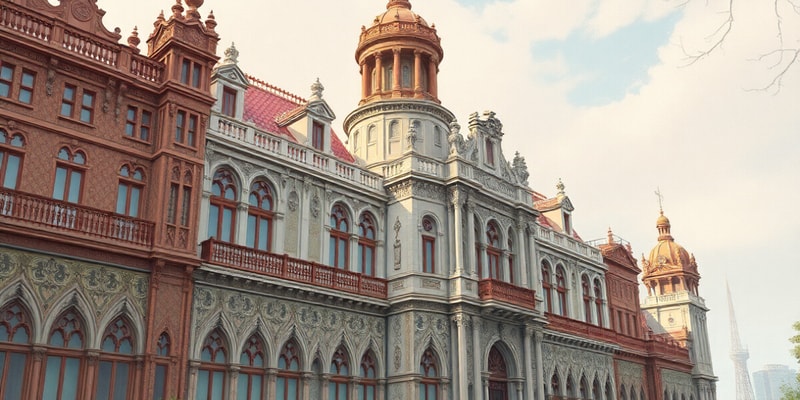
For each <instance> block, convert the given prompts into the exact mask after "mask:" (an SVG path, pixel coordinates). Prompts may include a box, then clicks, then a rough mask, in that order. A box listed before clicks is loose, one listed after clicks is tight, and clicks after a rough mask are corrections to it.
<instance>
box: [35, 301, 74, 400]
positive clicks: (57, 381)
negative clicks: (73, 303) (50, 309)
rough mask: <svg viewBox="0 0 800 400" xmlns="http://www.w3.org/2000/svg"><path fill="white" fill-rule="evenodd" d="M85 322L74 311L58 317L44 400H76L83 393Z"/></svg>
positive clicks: (52, 334)
mask: <svg viewBox="0 0 800 400" xmlns="http://www.w3.org/2000/svg"><path fill="white" fill-rule="evenodd" d="M83 329H84V327H83V321H82V319H81V318H80V317H79V316H78V313H77V312H75V310H72V309H70V310H68V311H67V312H65V313H64V314H62V315H61V317H59V318H58V319H57V320H56V322H55V324H53V328H52V329H51V330H50V336H49V339H48V344H49V345H50V348H49V349H48V356H47V364H46V367H45V368H46V369H45V374H44V385H43V389H42V393H43V396H42V398H43V399H55V400H74V399H77V398H78V397H79V394H80V393H81V390H82V388H81V384H80V382H81V378H82V371H81V356H82V355H83V354H82V353H83V352H82V350H83V341H84V333H83Z"/></svg>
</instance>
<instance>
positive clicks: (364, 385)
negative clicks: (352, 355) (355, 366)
mask: <svg viewBox="0 0 800 400" xmlns="http://www.w3.org/2000/svg"><path fill="white" fill-rule="evenodd" d="M360 376H361V382H360V383H359V386H358V400H376V399H377V397H376V396H377V394H376V388H377V386H378V381H377V379H378V376H377V373H376V369H375V357H374V356H373V355H372V352H371V351H368V352H366V353H364V356H363V357H361V375H360Z"/></svg>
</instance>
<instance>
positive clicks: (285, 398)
mask: <svg viewBox="0 0 800 400" xmlns="http://www.w3.org/2000/svg"><path fill="white" fill-rule="evenodd" d="M299 382H300V353H299V351H298V349H297V343H295V341H294V340H290V341H288V342H286V344H285V345H283V349H282V350H281V355H280V357H279V358H278V377H277V379H276V381H275V397H276V399H277V400H298V399H299V397H298V396H299V384H300V383H299Z"/></svg>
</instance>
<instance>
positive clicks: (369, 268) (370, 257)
mask: <svg viewBox="0 0 800 400" xmlns="http://www.w3.org/2000/svg"><path fill="white" fill-rule="evenodd" d="M375 238H376V235H375V219H374V218H373V217H372V214H369V213H363V214H361V217H359V219H358V272H359V273H362V274H365V275H369V276H375V247H376V242H375Z"/></svg>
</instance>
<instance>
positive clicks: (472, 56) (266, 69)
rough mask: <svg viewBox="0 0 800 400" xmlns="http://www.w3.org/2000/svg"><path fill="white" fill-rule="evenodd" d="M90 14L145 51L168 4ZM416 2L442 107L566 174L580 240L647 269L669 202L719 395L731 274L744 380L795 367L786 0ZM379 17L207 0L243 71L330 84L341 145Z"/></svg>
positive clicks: (547, 179) (379, 6) (102, 1)
mask: <svg viewBox="0 0 800 400" xmlns="http://www.w3.org/2000/svg"><path fill="white" fill-rule="evenodd" d="M97 3H98V5H99V6H100V7H101V8H102V9H104V10H106V11H107V15H106V16H105V18H104V22H105V25H106V26H107V27H108V28H110V29H113V28H114V27H120V28H121V29H122V35H123V42H124V41H125V38H127V36H128V34H129V33H130V32H131V30H132V28H133V27H134V26H138V27H139V32H140V37H141V38H142V39H143V43H142V45H141V47H142V49H145V44H144V39H146V38H147V36H148V35H149V33H150V32H151V30H152V28H151V27H152V22H153V21H154V20H155V17H156V16H157V15H158V12H159V10H162V9H164V10H165V11H166V12H167V15H169V8H170V7H171V6H172V4H174V3H173V1H172V0H138V1H136V2H129V1H119V0H97ZM412 4H413V11H415V12H417V13H419V14H420V15H421V16H422V17H423V18H425V19H426V20H427V21H428V22H429V23H435V25H436V28H437V30H438V33H439V36H440V37H441V38H442V47H443V48H444V54H445V55H444V59H443V61H442V64H441V65H440V71H439V97H440V99H441V100H442V104H443V105H444V106H445V107H447V108H449V109H450V110H451V111H453V112H454V114H455V115H456V116H457V118H458V119H459V121H460V122H461V124H462V126H466V122H467V119H468V115H469V114H470V113H472V112H474V111H479V112H482V111H484V110H492V111H494V112H496V113H497V117H498V118H499V119H500V120H501V121H502V122H503V126H504V132H505V136H504V138H503V144H502V147H503V151H504V154H505V156H506V159H512V158H513V156H514V152H515V151H519V152H520V153H521V154H522V155H523V156H524V157H525V158H526V160H527V165H528V168H529V171H530V173H531V178H530V184H531V186H532V187H533V188H534V189H535V190H537V191H539V192H542V193H544V194H546V195H549V196H554V195H555V193H556V188H555V186H556V183H557V182H558V180H559V179H562V180H563V182H564V184H565V185H566V193H567V195H568V196H569V197H570V199H571V201H572V203H573V204H574V205H575V211H574V213H573V221H574V222H573V223H574V226H575V227H576V229H577V230H578V231H579V233H580V234H581V235H582V237H583V238H584V239H587V240H589V239H595V238H602V237H605V234H606V231H607V230H608V228H609V227H610V228H611V229H612V230H613V231H614V233H615V234H617V235H619V236H621V237H623V238H624V239H626V240H628V241H629V242H631V243H632V245H633V249H634V253H635V255H636V256H637V258H641V254H642V253H649V251H650V249H651V248H652V247H653V246H654V245H655V243H656V238H657V232H656V228H655V221H656V218H657V217H658V210H659V205H658V200H657V197H656V196H655V194H654V192H655V191H656V190H657V189H659V190H660V192H661V193H662V194H663V196H664V197H663V209H664V212H665V214H666V215H667V216H668V217H669V218H670V220H671V222H672V234H673V236H674V237H675V239H676V241H677V242H678V243H680V244H681V245H683V246H684V247H685V248H686V249H687V250H688V251H689V252H691V253H694V255H695V256H696V259H697V262H698V264H699V269H700V273H701V275H702V279H701V281H700V294H701V296H702V297H704V298H705V300H706V304H707V305H708V306H709V307H710V309H711V311H710V313H709V315H708V321H709V331H710V335H711V347H712V354H713V363H714V370H715V372H716V374H717V375H718V376H719V382H718V390H717V392H718V398H719V399H721V400H724V399H733V398H735V395H734V390H735V383H734V371H733V366H732V363H731V361H730V359H729V351H730V339H729V338H730V334H729V322H728V307H727V299H726V295H725V282H726V280H727V282H729V284H730V287H731V291H732V293H733V302H734V304H735V307H736V317H737V319H738V324H739V334H740V336H741V340H742V342H743V343H744V344H746V345H747V346H748V347H749V350H750V360H749V368H750V371H751V372H753V371H756V370H759V369H762V368H763V366H764V365H765V364H786V365H789V366H791V367H792V368H794V369H798V368H797V367H798V366H797V363H796V361H795V360H794V359H793V358H792V357H791V355H790V353H789V349H790V347H791V345H790V343H789V342H788V338H789V337H790V336H792V334H793V332H792V329H791V324H792V322H794V321H797V320H800V307H798V304H799V303H800V301H798V294H797V293H798V289H797V287H798V285H797V284H798V278H800V272H798V270H799V269H800V261H798V257H797V256H796V251H795V249H796V248H798V244H800V212H799V211H798V205H800V156H798V155H797V152H798V150H800V132H798V130H799V129H800V117H798V112H797V110H798V108H797V106H798V104H800V63H798V65H795V66H794V67H793V68H789V69H788V71H787V72H786V73H785V75H783V80H782V85H781V87H780V89H779V90H777V89H778V88H776V87H772V88H769V90H762V89H763V88H764V87H765V86H767V85H768V84H769V83H770V82H771V81H772V80H773V79H774V78H775V77H776V76H777V74H778V71H780V70H781V69H782V68H783V67H784V66H785V65H786V64H785V63H784V64H781V63H780V61H781V60H780V59H778V58H776V57H775V56H774V55H772V56H765V57H762V56H764V55H766V54H767V53H769V52H771V51H772V50H775V49H776V48H778V47H779V46H780V42H779V40H780V38H781V37H782V38H783V40H784V43H786V45H787V46H798V43H799V42H800V15H798V14H797V13H795V12H794V11H792V10H791V9H790V8H789V3H788V2H787V0H777V2H776V3H775V4H777V11H778V12H779V13H780V15H781V18H780V19H779V18H777V17H776V15H775V14H776V8H775V6H774V4H773V2H767V1H761V2H758V1H751V0H733V5H734V9H733V13H734V14H733V17H734V18H733V19H732V21H733V23H732V25H731V26H730V30H729V31H727V30H726V29H725V28H726V26H725V21H726V20H727V13H726V12H725V11H726V10H727V6H728V4H729V1H728V0H570V1H544V0H435V1H432V0H412ZM385 5H386V1H385V0H373V1H364V0H338V1H318V0H293V1H275V0H236V1H224V0H206V1H205V4H204V5H203V6H202V7H201V8H200V11H201V13H202V14H203V15H204V16H205V15H207V14H208V12H209V11H210V10H213V11H214V15H215V17H216V21H217V23H218V24H219V25H218V27H217V31H218V32H219V34H220V36H221V41H220V46H219V54H220V55H221V54H222V52H223V51H224V50H225V48H226V47H228V46H229V45H230V44H231V42H235V43H236V47H237V49H238V50H239V51H240V57H239V65H240V67H241V68H242V69H243V70H244V71H245V72H247V73H249V74H251V75H254V76H256V77H258V78H260V79H262V80H264V81H267V82H269V83H271V84H274V85H276V86H279V87H281V88H283V89H286V90H288V91H290V92H293V93H296V94H298V95H301V96H304V97H307V96H308V95H309V94H310V89H309V87H310V85H311V83H312V82H314V80H316V79H317V78H319V79H320V81H321V82H322V84H323V85H324V86H325V88H326V90H325V92H324V98H325V100H327V101H328V103H329V104H330V106H331V107H332V108H333V110H334V112H335V113H336V115H337V120H336V121H334V129H335V130H336V131H337V132H339V134H340V136H342V139H343V140H344V139H345V138H344V135H343V134H342V128H341V122H342V121H343V120H344V119H345V117H346V116H347V114H348V113H349V112H350V111H352V110H353V109H355V107H356V106H357V102H358V100H359V93H360V82H361V81H360V75H359V72H358V66H357V64H356V62H355V58H354V54H355V48H356V45H357V42H358V35H359V33H360V30H361V26H362V25H368V24H370V23H371V21H372V20H373V18H374V17H375V16H376V15H377V14H380V13H382V12H383V10H384V9H385ZM779 22H780V25H779V24H778V23H779ZM720 27H722V28H723V29H718V28H720ZM779 28H780V29H781V31H780V32H781V33H782V36H779V34H778V33H779V31H778V29H779ZM726 31H727V32H728V33H727V35H726V36H725V38H724V41H723V42H722V44H721V45H720V46H717V47H715V48H714V50H713V51H712V52H711V53H710V54H708V55H706V56H704V57H700V58H697V57H696V56H697V55H698V54H700V52H702V51H703V50H705V49H709V48H711V47H713V46H714V43H715V42H716V40H717V39H719V38H720V37H721V36H720V35H723V34H725V32H726ZM144 51H145V52H146V50H144ZM784 61H785V60H784ZM462 131H465V129H464V130H462ZM462 133H465V132H462Z"/></svg>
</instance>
